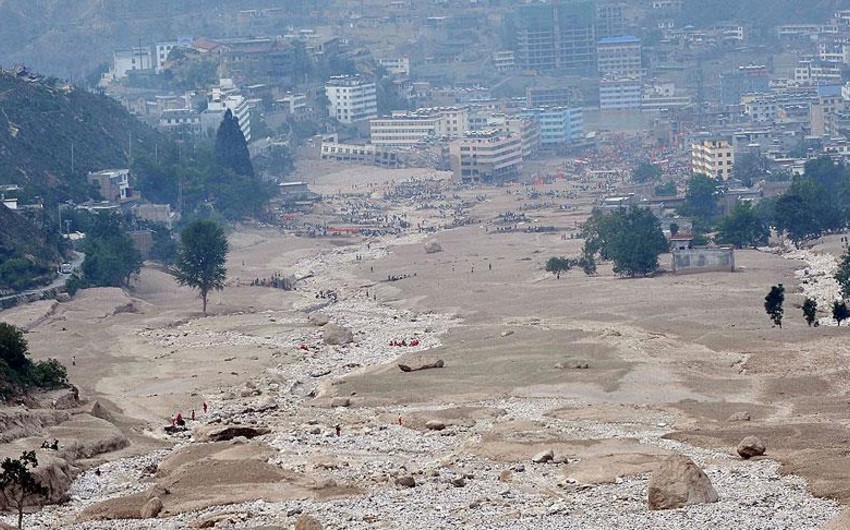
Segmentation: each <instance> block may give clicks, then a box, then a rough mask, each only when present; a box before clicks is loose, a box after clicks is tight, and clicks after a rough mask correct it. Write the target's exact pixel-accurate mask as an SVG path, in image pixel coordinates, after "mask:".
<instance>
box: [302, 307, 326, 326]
mask: <svg viewBox="0 0 850 530" xmlns="http://www.w3.org/2000/svg"><path fill="white" fill-rule="evenodd" d="M307 320H308V321H309V322H310V324H312V325H314V326H316V327H322V326H324V325H326V324H327V323H328V322H330V321H331V320H330V318H328V315H326V314H324V313H322V312H319V311H317V312H315V313H310V316H308V317H307Z"/></svg>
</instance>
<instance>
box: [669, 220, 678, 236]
mask: <svg viewBox="0 0 850 530" xmlns="http://www.w3.org/2000/svg"><path fill="white" fill-rule="evenodd" d="M678 233H679V224H678V223H670V235H674V236H675V235H676V234H678Z"/></svg>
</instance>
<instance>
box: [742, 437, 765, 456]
mask: <svg viewBox="0 0 850 530" xmlns="http://www.w3.org/2000/svg"><path fill="white" fill-rule="evenodd" d="M737 450H738V454H739V455H741V458H743V459H744V460H749V459H750V458H752V457H754V456H761V455H763V454H764V452H765V450H766V449H765V447H764V442H762V441H761V440H759V439H758V438H756V437H755V436H747V437H746V438H744V439H743V440H741V442H740V443H739V444H738V449H737Z"/></svg>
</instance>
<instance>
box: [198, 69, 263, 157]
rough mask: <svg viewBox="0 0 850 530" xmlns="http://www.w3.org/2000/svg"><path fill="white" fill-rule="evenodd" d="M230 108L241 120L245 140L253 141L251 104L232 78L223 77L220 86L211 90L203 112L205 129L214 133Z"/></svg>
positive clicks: (202, 117) (240, 124)
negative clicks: (240, 92)
mask: <svg viewBox="0 0 850 530" xmlns="http://www.w3.org/2000/svg"><path fill="white" fill-rule="evenodd" d="M228 110H230V112H231V114H233V116H234V117H236V119H237V120H238V121H239V128H240V129H242V134H243V135H244V136H245V141H246V142H248V143H251V105H250V104H249V103H248V100H247V99H246V98H245V97H244V96H242V95H241V94H239V90H238V89H237V88H236V85H234V84H233V80H232V79H222V80H221V81H220V84H219V86H216V87H213V88H212V90H211V91H210V94H209V98H208V101H207V109H206V110H205V111H203V112H202V113H201V126H202V128H203V130H205V131H208V132H210V133H211V134H213V135H214V134H215V131H216V130H218V126H219V125H221V120H222V119H223V118H224V114H225V112H227V111H228Z"/></svg>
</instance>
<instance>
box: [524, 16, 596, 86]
mask: <svg viewBox="0 0 850 530" xmlns="http://www.w3.org/2000/svg"><path fill="white" fill-rule="evenodd" d="M510 20H511V23H512V25H511V29H510V31H511V33H512V37H513V39H514V52H515V54H514V58H515V61H516V64H517V66H518V67H519V68H524V69H527V70H535V71H540V72H551V71H576V72H589V71H592V70H593V69H594V67H595V66H596V3H595V2H594V1H592V0H571V1H569V2H552V3H548V4H540V3H534V4H522V5H519V6H517V8H516V9H515V10H514V12H513V13H512V16H511V17H510Z"/></svg>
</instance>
